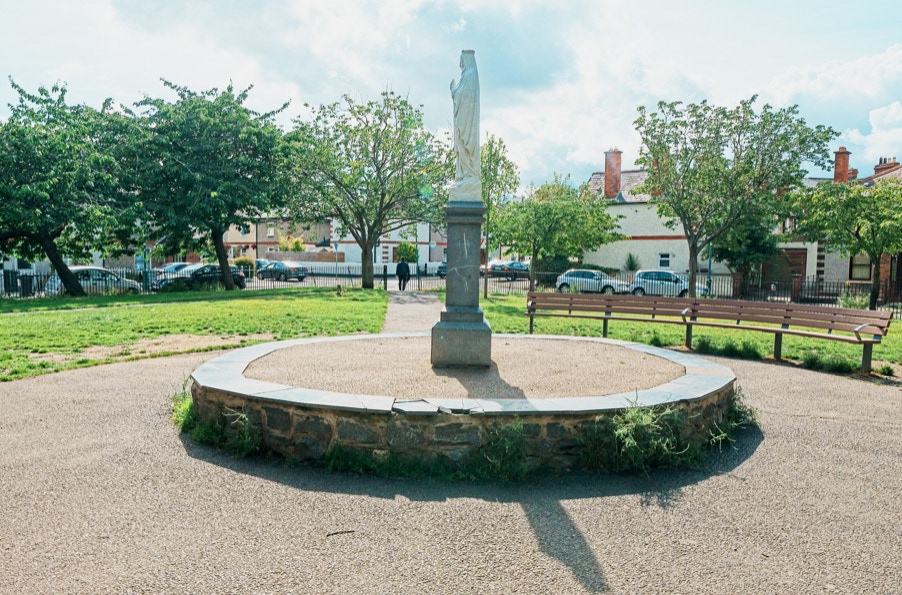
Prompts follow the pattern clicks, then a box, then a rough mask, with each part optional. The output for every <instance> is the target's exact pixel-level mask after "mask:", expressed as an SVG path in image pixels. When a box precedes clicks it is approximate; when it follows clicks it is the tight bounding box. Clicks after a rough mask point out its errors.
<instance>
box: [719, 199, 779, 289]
mask: <svg viewBox="0 0 902 595" xmlns="http://www.w3.org/2000/svg"><path fill="white" fill-rule="evenodd" d="M774 227H775V226H774V220H773V217H769V216H754V215H748V216H746V217H743V218H742V219H741V220H739V221H737V222H736V223H734V224H733V225H732V226H731V227H730V228H729V229H727V230H726V231H725V232H724V233H722V234H721V235H720V236H718V237H717V238H716V239H715V240H714V241H713V242H712V244H711V245H712V246H713V256H714V259H715V260H717V261H719V262H725V263H726V264H727V266H728V267H729V268H730V270H731V271H733V272H734V273H739V274H741V275H742V277H743V278H745V279H748V278H750V277H751V276H752V273H753V271H755V270H756V269H758V268H759V267H760V266H761V265H762V264H764V263H765V262H767V261H768V259H770V258H771V257H772V256H774V255H776V254H780V253H781V252H782V249H781V248H780V246H779V243H780V236H779V235H778V234H776V233H774Z"/></svg>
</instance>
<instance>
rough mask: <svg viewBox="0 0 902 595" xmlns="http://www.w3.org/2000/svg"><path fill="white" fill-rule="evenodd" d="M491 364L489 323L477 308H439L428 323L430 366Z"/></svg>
mask: <svg viewBox="0 0 902 595" xmlns="http://www.w3.org/2000/svg"><path fill="white" fill-rule="evenodd" d="M491 365H492V327H490V326H489V323H488V322H487V321H486V320H485V318H484V317H483V316H482V308H477V312H469V313H463V312H448V311H445V312H442V320H441V321H440V322H439V323H438V324H436V325H435V326H434V327H432V367H433V368H464V367H467V368H488V367H489V366H491Z"/></svg>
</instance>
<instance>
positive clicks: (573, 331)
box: [481, 294, 902, 369]
mask: <svg viewBox="0 0 902 595" xmlns="http://www.w3.org/2000/svg"><path fill="white" fill-rule="evenodd" d="M481 305H482V309H483V310H484V311H485V316H486V319H488V321H489V324H490V325H491V326H492V331H493V332H496V333H515V334H525V333H528V332H529V318H527V317H526V316H525V314H524V312H525V311H526V298H525V296H509V295H501V294H496V295H489V299H488V300H482V302H481ZM900 324H902V323H899V322H898V321H893V323H891V324H890V331H889V334H888V335H887V336H886V337H885V338H884V339H883V342H882V343H881V344H880V345H875V346H874V354H873V361H874V362H875V365H874V369H877V367H878V365H876V364H877V362H891V363H894V364H902V326H897V325H900ZM534 332H536V333H540V334H543V335H574V336H580V337H600V336H601V334H602V321H601V320H588V319H584V318H554V317H545V318H541V317H540V318H536V321H535V329H534ZM685 336H686V335H685V330H684V327H683V326H682V325H678V324H656V323H641V322H626V321H624V322H618V321H614V322H610V323H609V325H608V337H609V338H611V339H620V340H623V341H635V342H637V343H651V344H654V345H661V346H664V347H679V346H682V345H683V341H684V340H685ZM705 341H707V342H709V344H710V345H711V347H712V348H713V349H714V350H717V351H720V350H723V348H724V347H725V346H727V345H728V344H729V343H732V344H733V345H734V346H743V345H748V346H749V347H751V348H754V349H755V350H757V351H758V353H760V354H761V355H762V356H764V357H770V356H771V355H772V354H773V349H774V337H773V335H771V334H769V333H758V332H743V331H742V330H741V327H740V329H739V330H735V331H734V330H726V329H715V328H704V327H697V328H695V329H694V330H693V333H692V344H693V346H698V345H700V344H702V343H703V342H705ZM861 350H862V348H861V346H860V345H850V344H846V343H840V342H838V341H824V340H817V339H806V338H803V337H792V336H789V335H786V336H784V337H783V358H784V359H790V360H802V359H804V358H805V356H806V354H810V353H816V354H817V355H819V356H821V357H822V358H824V359H828V358H832V357H839V358H843V359H846V360H848V361H849V362H851V363H852V364H854V366H855V367H856V368H857V367H859V366H860V365H861Z"/></svg>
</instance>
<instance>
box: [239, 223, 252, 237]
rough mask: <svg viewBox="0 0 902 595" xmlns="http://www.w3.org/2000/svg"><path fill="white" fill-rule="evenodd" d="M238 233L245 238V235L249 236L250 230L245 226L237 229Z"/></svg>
mask: <svg viewBox="0 0 902 595" xmlns="http://www.w3.org/2000/svg"><path fill="white" fill-rule="evenodd" d="M238 231H240V232H241V235H242V236H246V235H247V234H249V233H250V232H251V228H250V227H248V226H247V225H242V226H241V227H239V228H238Z"/></svg>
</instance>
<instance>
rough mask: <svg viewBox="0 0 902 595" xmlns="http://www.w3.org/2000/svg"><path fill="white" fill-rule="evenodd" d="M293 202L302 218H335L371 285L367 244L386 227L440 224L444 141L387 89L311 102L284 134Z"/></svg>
mask: <svg viewBox="0 0 902 595" xmlns="http://www.w3.org/2000/svg"><path fill="white" fill-rule="evenodd" d="M288 138H289V140H290V144H291V147H292V152H293V155H294V166H293V174H294V180H295V191H296V199H297V200H296V202H295V203H294V207H293V215H294V216H295V217H296V218H298V219H301V220H303V221H317V220H320V219H323V218H329V219H333V220H335V221H337V222H338V224H339V229H340V231H341V232H342V233H350V234H351V236H352V237H353V238H354V240H355V241H356V242H357V244H358V245H359V246H360V250H361V252H362V258H361V260H362V265H363V280H362V282H363V287H365V288H369V289H371V288H372V287H373V249H374V248H375V246H376V244H377V243H378V242H379V239H380V238H381V237H382V236H383V235H384V234H387V233H390V232H392V231H395V230H398V229H402V228H405V227H408V226H410V225H413V224H416V223H419V222H431V223H435V224H440V222H441V220H442V206H443V205H444V204H445V202H446V201H447V190H446V186H447V182H448V180H450V178H451V176H452V175H453V162H452V159H451V157H452V155H451V148H450V145H449V143H447V142H446V141H441V140H439V139H437V138H436V137H435V136H434V135H433V134H431V133H430V132H428V131H426V130H425V128H424V127H423V117H422V113H421V111H420V109H419V108H417V107H414V106H413V105H411V104H410V103H409V102H408V101H407V100H406V99H404V98H403V97H401V96H399V95H397V94H395V93H393V92H391V91H386V92H383V93H382V96H381V97H380V99H379V100H372V101H366V102H363V103H358V102H356V101H354V100H353V99H352V98H351V97H349V96H345V97H344V98H343V99H342V101H341V102H336V103H332V104H329V105H323V106H320V107H318V108H313V118H312V120H310V121H305V120H302V119H298V120H296V121H295V128H294V130H293V131H292V132H290V133H289V134H288Z"/></svg>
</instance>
